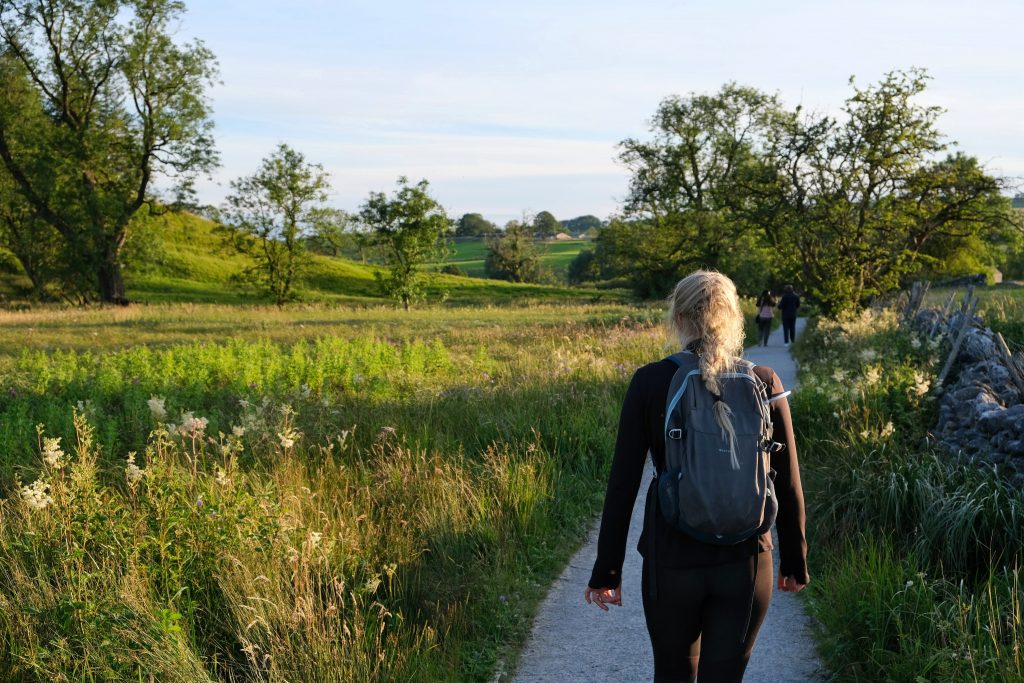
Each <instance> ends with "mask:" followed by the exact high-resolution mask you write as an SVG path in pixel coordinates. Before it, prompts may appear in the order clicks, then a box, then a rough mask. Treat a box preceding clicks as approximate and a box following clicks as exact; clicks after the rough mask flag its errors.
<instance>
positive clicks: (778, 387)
mask: <svg viewBox="0 0 1024 683" xmlns="http://www.w3.org/2000/svg"><path fill="white" fill-rule="evenodd" d="M669 323H670V328H671V331H672V333H673V336H674V337H676V338H677V339H678V340H679V347H678V348H679V349H680V351H679V353H675V354H673V355H672V356H669V357H668V358H665V359H663V360H661V361H658V362H654V363H649V364H647V365H645V366H643V367H642V368H640V369H639V370H637V371H636V373H634V375H633V379H632V381H631V382H630V385H629V389H628V390H627V391H626V396H625V399H624V401H623V404H622V412H621V415H620V417H619V429H618V437H617V439H616V442H615V457H614V460H613V462H612V469H611V475H610V477H609V481H608V489H607V493H606V494H605V500H604V513H603V515H602V517H601V531H600V535H599V537H598V546H597V559H596V561H595V562H594V568H593V571H592V573H591V577H590V582H589V584H588V586H587V588H586V590H585V592H584V599H585V600H586V602H587V603H588V604H590V603H597V606H598V607H600V608H601V609H603V610H605V611H607V610H608V605H618V606H621V605H622V564H623V559H624V556H625V551H626V534H627V531H628V529H629V520H630V517H631V515H632V510H633V505H634V503H635V502H636V496H637V492H638V489H639V487H640V483H641V479H642V476H643V470H644V461H645V459H646V458H647V454H648V453H650V455H651V459H652V460H653V461H654V465H655V469H656V472H657V473H658V474H657V475H656V477H655V479H654V480H653V481H652V482H651V484H650V488H649V489H648V493H647V500H648V506H647V510H646V515H645V518H644V529H643V533H642V534H641V536H640V542H639V544H638V550H639V551H640V553H641V554H642V555H643V556H644V565H643V578H644V590H643V606H644V615H645V617H646V620H647V632H648V634H649V635H650V638H651V645H652V647H653V650H654V681H655V683H658V682H663V683H664V682H668V681H672V682H675V681H691V682H692V681H695V680H696V677H697V674H698V669H699V673H700V682H701V683H735V682H738V681H742V680H743V673H744V671H745V669H746V666H747V661H748V660H749V658H750V652H751V650H752V649H753V646H754V640H755V638H756V637H757V633H758V630H759V629H760V627H761V624H762V622H763V621H764V618H765V614H766V613H767V610H768V603H769V601H770V600H771V592H772V583H773V573H774V570H773V567H772V554H771V550H772V536H771V532H770V530H769V529H768V528H767V527H768V526H769V525H770V524H771V518H770V513H773V512H775V510H776V505H777V515H776V516H775V522H776V528H777V530H778V536H779V544H780V546H781V547H780V558H781V562H780V565H779V569H780V572H779V573H780V576H779V581H778V586H779V589H780V590H784V591H788V592H795V591H799V590H801V589H802V588H803V587H804V586H805V585H806V584H807V583H808V581H809V577H808V574H807V544H806V542H805V539H804V504H803V492H802V489H801V487H800V470H799V466H798V464H797V456H796V442H795V440H794V436H793V425H792V422H791V420H790V412H789V403H788V402H787V401H786V399H785V396H786V394H787V393H788V392H785V391H784V390H783V387H782V382H781V381H780V380H779V378H778V376H777V375H776V374H775V372H774V371H773V370H772V369H771V368H768V367H764V366H753V365H752V364H750V363H747V362H746V361H743V360H741V359H739V358H737V356H738V355H739V354H740V353H742V351H743V338H744V316H743V313H742V311H741V309H740V302H739V297H738V296H737V295H736V286H735V285H734V284H733V282H732V281H731V280H730V279H729V278H727V277H725V276H724V275H721V274H720V273H714V272H706V271H697V272H695V273H692V274H690V275H688V276H687V277H685V278H683V279H682V280H681V281H680V282H679V283H678V284H677V285H676V287H675V290H674V291H673V292H672V294H671V296H670V297H669ZM670 392H671V395H670ZM755 399H756V400H755ZM702 423H706V426H705V428H704V429H702V430H700V431H698V430H696V429H694V432H695V433H692V434H688V433H684V431H685V430H686V429H689V427H692V426H695V425H699V424H702ZM751 424H753V425H754V426H755V428H754V432H753V433H749V432H748V431H747V428H748V427H749V426H750V425H751ZM674 425H684V427H683V428H680V427H678V426H674ZM687 425H688V426H689V427H687ZM758 430H761V433H760V434H759V433H758ZM765 434H767V436H768V438H767V439H765V438H763V436H764V435H765ZM707 443H713V444H714V447H711V448H708V447H706V444H707ZM695 445H701V446H704V447H703V448H700V449H698V450H695V449H694V448H693V446H695ZM680 454H684V455H686V454H689V455H688V457H689V459H690V462H689V463H688V464H685V465H682V466H680V465H679V456H680ZM769 465H770V467H771V469H773V470H775V476H774V492H775V493H774V495H773V496H768V495H766V491H771V490H772V486H771V484H770V483H769V481H770V475H769V471H768V469H767V467H768V466H769ZM687 468H689V469H687ZM684 470H686V471H687V472H692V473H694V474H696V475H703V474H705V473H709V472H714V473H717V474H718V475H719V477H718V479H717V480H713V479H700V477H696V478H694V479H693V480H694V481H697V480H700V481H705V482H707V484H706V486H705V487H704V489H703V490H697V491H694V487H693V486H690V487H687V486H685V484H687V483H690V482H688V481H687V477H684V476H683V473H684ZM732 472H735V474H736V476H733V474H732ZM745 472H757V475H758V476H757V477H750V478H749V479H748V478H747V477H746V476H745V474H744V473H745ZM723 474H724V477H723V476H721V475H723ZM758 477H760V478H758ZM755 480H756V481H755ZM762 484H763V485H762ZM729 487H731V488H729ZM675 491H679V492H683V491H685V492H687V495H686V496H685V500H683V497H682V496H675V495H674V493H673V492H675ZM723 491H729V493H726V494H724V495H723ZM733 492H734V493H733ZM693 494H696V495H693ZM752 495H753V496H755V499H756V500H759V501H761V503H760V504H761V505H762V508H760V509H758V510H756V512H757V514H758V515H760V516H756V515H755V517H756V519H755V520H754V521H753V525H754V526H753V531H752V532H749V530H748V532H749V533H751V535H749V536H747V537H745V538H739V539H738V540H737V538H735V537H724V536H725V535H726V534H727V533H728V532H727V530H726V529H725V528H724V527H723V529H722V533H721V534H717V533H712V534H711V535H710V536H708V535H706V533H705V532H704V531H696V527H691V526H687V528H691V529H694V531H693V532H692V533H686V532H684V531H681V530H680V529H679V525H680V524H681V523H682V522H684V521H685V524H684V525H689V524H691V523H693V520H694V519H696V517H695V516H694V515H693V514H690V513H688V512H686V511H684V512H683V513H681V514H680V510H682V509H683V508H684V507H688V506H689V507H693V506H692V505H691V504H692V503H694V502H695V501H697V502H706V503H708V505H706V506H704V507H703V508H701V509H702V510H706V509H708V507H710V508H714V509H716V510H724V509H726V508H729V509H733V510H736V509H739V507H740V506H738V505H734V504H733V500H732V499H736V500H737V501H739V500H743V501H749V500H750V499H751V496H752ZM758 496H759V497H758ZM698 499H703V501H699V500H698ZM772 499H774V500H772ZM697 507H700V506H699V505H698V506H697ZM698 516H699V515H698ZM683 518H685V520H684V519H683ZM703 528H705V530H706V529H707V528H708V527H707V526H706V525H705V526H704V527H703ZM744 528H746V527H744ZM710 529H711V530H712V531H713V530H714V529H715V526H714V525H712V526H711V527H710ZM694 534H696V535H698V536H701V537H703V538H704V540H698V538H696V537H695V536H694ZM594 655H595V656H596V657H598V658H599V659H601V658H614V657H616V656H618V655H617V654H616V652H615V644H614V643H602V644H599V645H598V646H597V649H596V651H595V653H594Z"/></svg>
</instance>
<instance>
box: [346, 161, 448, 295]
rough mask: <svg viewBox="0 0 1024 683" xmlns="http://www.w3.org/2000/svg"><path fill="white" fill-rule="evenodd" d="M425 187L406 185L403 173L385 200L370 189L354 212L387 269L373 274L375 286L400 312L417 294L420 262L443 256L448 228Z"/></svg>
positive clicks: (420, 283) (420, 284)
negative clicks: (376, 283) (356, 211)
mask: <svg viewBox="0 0 1024 683" xmlns="http://www.w3.org/2000/svg"><path fill="white" fill-rule="evenodd" d="M429 190H430V184H429V183H428V182H427V181H426V180H421V181H420V182H418V183H417V184H415V185H410V184H409V180H408V179H407V178H405V177H404V176H403V177H401V178H399V179H398V187H397V189H396V190H395V191H394V193H393V194H392V195H391V197H390V198H389V197H388V196H387V195H385V194H384V193H383V192H371V193H370V196H369V198H367V200H366V202H365V203H364V204H363V206H362V209H361V210H360V212H359V219H360V220H361V221H362V223H363V224H364V225H365V226H366V228H367V229H368V230H369V232H370V234H371V235H372V236H373V239H374V242H375V243H376V244H377V245H378V247H379V248H380V250H381V254H382V255H383V258H384V262H385V264H386V266H387V273H386V274H379V275H378V282H379V283H380V286H381V289H382V290H383V291H384V292H385V293H386V294H387V295H388V296H391V297H392V298H394V299H396V300H398V301H400V302H401V303H402V305H403V306H404V307H405V310H409V307H410V306H411V304H412V303H413V302H415V301H418V300H420V299H422V298H423V295H424V282H423V278H424V275H423V273H422V271H421V269H420V266H422V265H423V263H425V262H426V261H428V260H430V259H432V258H437V257H440V256H441V255H443V254H444V252H445V251H446V242H445V237H446V236H447V235H448V234H449V232H450V231H451V228H452V221H451V219H449V218H448V215H447V214H446V213H445V211H444V208H443V207H442V206H441V204H440V203H438V201H437V200H436V199H434V198H433V197H431V196H430V192H429Z"/></svg>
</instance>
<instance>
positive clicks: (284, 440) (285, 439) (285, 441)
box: [277, 427, 299, 450]
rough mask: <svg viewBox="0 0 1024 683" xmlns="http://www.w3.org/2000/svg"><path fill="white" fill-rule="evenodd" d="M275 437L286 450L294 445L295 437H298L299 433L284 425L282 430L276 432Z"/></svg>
mask: <svg viewBox="0 0 1024 683" xmlns="http://www.w3.org/2000/svg"><path fill="white" fill-rule="evenodd" d="M277 438H279V439H280V440H281V448H283V449H285V450H288V449H289V448H292V447H293V446H294V445H295V441H296V439H298V438H299V433H298V432H297V431H295V430H294V429H292V428H291V427H285V429H284V431H283V432H278V433H277Z"/></svg>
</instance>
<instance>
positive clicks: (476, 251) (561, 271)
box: [434, 239, 592, 282]
mask: <svg viewBox="0 0 1024 683" xmlns="http://www.w3.org/2000/svg"><path fill="white" fill-rule="evenodd" d="M591 244H592V242H591V240H584V239H574V240H566V241H564V242H561V241H559V242H556V241H554V240H550V241H544V242H540V243H539V247H540V252H541V255H540V262H541V266H542V267H543V268H545V269H547V270H548V271H550V272H551V273H552V275H554V276H555V278H556V279H558V280H559V281H562V282H564V281H565V279H566V277H567V274H568V272H569V264H570V263H572V260H573V259H574V258H576V256H577V255H578V254H579V253H580V252H581V251H583V250H584V249H585V248H587V247H588V246H589V245H591ZM452 252H453V253H452V254H451V255H449V256H448V258H447V259H445V261H444V263H449V264H452V265H455V266H458V267H459V268H460V269H462V271H463V272H465V273H466V275H469V276H470V277H475V278H482V277H486V273H485V272H484V261H485V260H486V259H487V243H486V242H485V241H484V240H466V241H462V242H455V243H454V244H453V245H452ZM434 265H435V266H437V267H440V265H441V264H439V263H437V264H434Z"/></svg>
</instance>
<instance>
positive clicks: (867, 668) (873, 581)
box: [793, 299, 1024, 683]
mask: <svg viewBox="0 0 1024 683" xmlns="http://www.w3.org/2000/svg"><path fill="white" fill-rule="evenodd" d="M992 302H993V299H989V301H988V303H989V304H990V305H991V304H992ZM796 353H797V356H798V360H799V362H800V377H801V379H800V386H799V389H798V391H797V392H796V393H795V396H794V399H793V414H794V416H795V418H794V423H795V426H796V429H797V440H798V443H799V444H800V456H801V469H802V473H803V478H804V483H805V491H806V497H807V504H808V520H809V524H808V535H809V547H810V548H811V559H812V567H811V572H812V576H813V581H812V583H811V585H810V590H809V591H808V598H809V599H808V603H807V604H808V605H809V608H810V611H811V613H812V614H813V615H814V616H815V617H816V619H817V620H818V622H819V623H820V625H821V631H820V633H819V638H820V647H821V652H822V655H823V657H824V659H825V663H826V666H827V667H828V668H829V670H830V671H831V673H832V676H833V678H832V680H836V681H851V682H852V681H865V682H866V681H882V680H884V681H896V682H904V681H905V682H907V683H920V682H922V681H972V682H985V683H994V682H1005V683H1010V682H1011V681H1021V680H1024V652H1022V648H1024V583H1022V579H1024V574H1022V572H1024V492H1022V491H1020V490H1018V489H1015V488H1013V487H1012V486H1010V485H1009V484H1008V483H1007V480H1006V479H1004V478H1003V477H1002V476H1001V475H1000V473H999V472H997V471H992V470H988V469H979V468H978V467H977V466H975V465H973V464H967V463H958V462H956V461H955V459H954V458H952V457H951V456H950V455H948V454H946V453H945V452H938V451H935V450H933V449H932V448H930V447H928V446H927V445H925V444H924V437H925V435H926V434H927V432H928V430H929V429H930V428H931V427H932V426H933V425H934V424H935V421H936V405H935V404H936V401H935V398H934V395H935V394H934V389H933V383H934V380H935V377H936V375H937V374H938V371H939V368H940V367H941V364H942V363H943V362H944V360H945V356H944V354H945V353H948V344H943V343H941V341H938V340H928V339H926V338H924V337H921V336H919V335H916V334H914V333H911V332H909V331H906V330H903V329H900V328H899V327H898V326H897V325H896V316H895V315H894V314H892V313H887V312H883V313H880V314H875V313H872V312H871V311H866V312H865V313H864V314H863V315H861V316H860V317H857V318H850V319H847V320H844V321H828V320H819V321H818V322H817V324H816V325H815V326H814V327H813V328H812V329H810V330H809V331H808V333H806V334H805V335H804V336H803V337H802V338H801V339H800V340H799V341H798V342H797V344H796Z"/></svg>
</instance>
